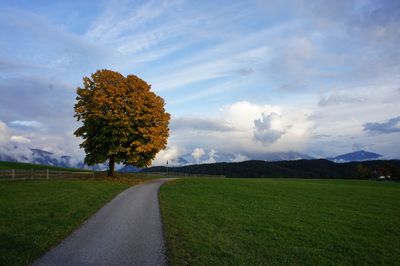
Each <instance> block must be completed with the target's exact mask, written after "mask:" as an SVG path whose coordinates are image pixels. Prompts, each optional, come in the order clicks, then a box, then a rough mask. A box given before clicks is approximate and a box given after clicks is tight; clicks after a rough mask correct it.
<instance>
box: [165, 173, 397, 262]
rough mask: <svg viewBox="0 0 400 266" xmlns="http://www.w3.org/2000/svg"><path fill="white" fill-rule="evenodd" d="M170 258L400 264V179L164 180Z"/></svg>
mask: <svg viewBox="0 0 400 266" xmlns="http://www.w3.org/2000/svg"><path fill="white" fill-rule="evenodd" d="M160 204H161V211H162V215H163V221H164V230H165V236H166V241H167V247H168V255H169V259H170V264H171V265H333V264H335V265H367V264H368V265H400V255H399V253H398V251H399V248H400V184H398V183H397V184H396V183H385V182H383V183H380V182H374V181H357V180H340V181H339V180H335V181H334V180H301V179H182V180H177V181H175V182H169V183H167V184H165V185H163V186H162V187H161V190H160Z"/></svg>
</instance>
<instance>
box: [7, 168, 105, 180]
mask: <svg viewBox="0 0 400 266" xmlns="http://www.w3.org/2000/svg"><path fill="white" fill-rule="evenodd" d="M102 177H104V174H102V173H95V172H70V171H56V170H49V169H44V170H36V169H35V170H33V169H32V170H26V169H24V170H22V169H9V170H0V180H29V179H64V178H76V179H88V178H102Z"/></svg>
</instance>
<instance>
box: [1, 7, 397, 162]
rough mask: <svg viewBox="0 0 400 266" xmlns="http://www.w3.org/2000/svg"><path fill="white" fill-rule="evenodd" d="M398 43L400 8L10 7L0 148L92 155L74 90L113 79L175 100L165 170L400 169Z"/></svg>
mask: <svg viewBox="0 0 400 266" xmlns="http://www.w3.org/2000/svg"><path fill="white" fill-rule="evenodd" d="M399 43H400V1H398V0H375V1H372V0H354V1H351V0H336V1H330V0H327V1H314V0H292V1H290V0H287V1H286V0H282V1H268V0H264V1H263V0H248V1H234V0H233V1H208V0H206V1H185V0H177V1H73V0H72V1H50V0H48V1H45V0H37V1H29V0H27V1H22V0H12V1H11V0H10V1H8V0H0V145H14V144H19V145H26V146H29V147H32V148H40V149H44V150H47V151H50V152H54V153H56V154H68V155H72V156H74V157H76V158H80V157H83V156H84V153H83V151H82V150H80V149H79V143H80V142H81V140H80V139H78V138H76V137H74V135H73V132H74V131H75V130H76V128H78V127H79V126H80V124H79V123H78V122H77V121H75V119H74V117H73V115H74V111H73V106H74V104H75V102H76V100H75V97H76V88H77V87H78V86H82V78H83V77H84V76H89V75H90V74H91V73H94V72H96V71H97V70H98V69H111V70H114V71H118V72H120V73H122V74H123V75H129V74H134V75H137V76H139V77H140V78H142V79H144V80H145V81H147V82H148V83H149V84H151V85H152V90H153V91H154V92H155V93H156V94H158V95H160V96H161V97H163V98H164V99H165V101H166V110H167V111H168V112H169V113H170V114H171V117H172V119H171V123H170V137H169V139H168V148H167V149H166V150H164V151H161V152H160V153H159V154H158V155H157V158H156V159H155V161H154V164H164V163H165V161H166V160H170V161H172V162H173V161H176V159H177V158H179V157H180V156H182V155H184V154H190V155H191V156H192V157H193V159H194V160H195V161H196V162H199V163H202V162H213V161H215V160H217V159H218V156H220V157H221V156H222V155H223V154H231V155H232V156H231V159H230V160H232V161H241V160H245V159H249V158H253V157H254V156H259V155H262V154H265V153H271V152H288V151H295V152H301V153H305V154H308V155H311V156H314V157H318V158H321V157H327V156H335V155H338V154H342V153H347V152H351V151H355V150H360V149H364V150H368V151H372V152H377V153H379V154H382V155H383V156H384V157H385V158H400V141H399V137H400V105H399V104H400V101H399V98H400V82H399V81H400V50H399Z"/></svg>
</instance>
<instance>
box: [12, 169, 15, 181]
mask: <svg viewBox="0 0 400 266" xmlns="http://www.w3.org/2000/svg"><path fill="white" fill-rule="evenodd" d="M11 178H12V180H15V170H14V169H11Z"/></svg>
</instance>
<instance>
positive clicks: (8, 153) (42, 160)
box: [0, 145, 107, 171]
mask: <svg viewBox="0 0 400 266" xmlns="http://www.w3.org/2000/svg"><path fill="white" fill-rule="evenodd" d="M0 161H7V162H19V163H32V164H42V165H50V166H58V167H66V168H80V169H92V170H96V171H100V170H105V169H107V165H106V164H97V165H94V166H88V165H86V164H85V163H84V162H83V161H79V160H74V159H73V158H72V157H71V156H67V155H61V156H60V155H56V154H54V153H52V152H48V151H45V150H41V149H36V148H29V147H26V146H24V145H0Z"/></svg>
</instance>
